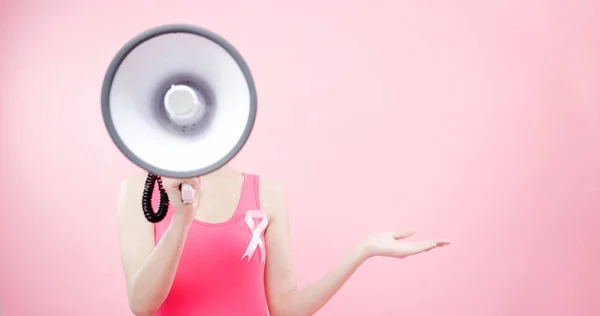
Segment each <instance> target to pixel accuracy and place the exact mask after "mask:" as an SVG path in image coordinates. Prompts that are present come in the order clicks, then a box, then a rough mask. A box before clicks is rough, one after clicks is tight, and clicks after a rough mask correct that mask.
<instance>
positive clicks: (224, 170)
mask: <svg viewBox="0 0 600 316" xmlns="http://www.w3.org/2000/svg"><path fill="white" fill-rule="evenodd" d="M240 175H241V172H239V171H237V170H235V169H233V168H232V167H230V166H229V165H224V166H223V167H221V168H219V169H217V170H215V171H213V172H211V173H208V174H205V175H203V176H202V178H204V179H229V178H234V177H238V176H240Z"/></svg>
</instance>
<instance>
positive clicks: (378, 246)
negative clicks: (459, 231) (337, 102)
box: [364, 229, 450, 258]
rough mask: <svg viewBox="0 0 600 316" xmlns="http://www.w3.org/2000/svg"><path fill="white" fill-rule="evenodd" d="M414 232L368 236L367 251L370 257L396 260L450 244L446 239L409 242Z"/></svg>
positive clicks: (366, 241) (383, 233)
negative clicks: (408, 238)
mask: <svg viewBox="0 0 600 316" xmlns="http://www.w3.org/2000/svg"><path fill="white" fill-rule="evenodd" d="M414 233H415V232H414V230H410V229H408V230H403V231H400V232H380V233H374V234H371V235H370V236H368V237H367V238H366V239H365V241H364V245H365V249H366V250H367V252H368V253H369V256H373V257H375V256H382V257H394V258H406V257H408V256H412V255H416V254H418V253H422V252H425V251H429V250H432V249H435V248H438V247H443V246H445V245H448V244H450V241H449V240H446V239H434V240H425V241H408V240H404V239H405V238H407V237H409V236H411V235H413V234H414Z"/></svg>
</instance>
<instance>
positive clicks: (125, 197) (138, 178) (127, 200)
mask: <svg viewBox="0 0 600 316" xmlns="http://www.w3.org/2000/svg"><path fill="white" fill-rule="evenodd" d="M146 177H147V174H145V173H141V172H138V173H134V174H131V175H129V176H127V177H126V178H125V179H123V181H122V182H121V189H120V191H119V207H118V212H119V213H120V215H123V213H132V212H135V213H136V214H139V213H140V207H141V204H140V203H141V202H140V201H141V199H142V197H143V194H144V185H145V183H146Z"/></svg>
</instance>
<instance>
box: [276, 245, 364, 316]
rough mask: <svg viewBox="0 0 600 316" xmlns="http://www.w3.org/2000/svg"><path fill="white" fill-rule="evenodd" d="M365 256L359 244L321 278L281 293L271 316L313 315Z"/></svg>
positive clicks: (337, 289) (345, 280) (346, 279)
mask: <svg viewBox="0 0 600 316" xmlns="http://www.w3.org/2000/svg"><path fill="white" fill-rule="evenodd" d="M367 258H368V255H367V252H366V251H365V250H364V248H363V247H362V246H361V245H359V246H358V247H356V248H355V249H354V250H353V251H352V252H351V253H350V254H349V255H347V256H346V257H345V258H344V260H343V261H342V262H340V263H339V264H338V265H337V266H336V267H335V268H334V269H333V270H331V271H330V272H329V273H327V274H326V275H325V276H324V277H323V278H322V279H321V280H319V281H317V282H315V283H313V284H312V285H309V286H307V287H305V288H303V289H299V290H295V291H292V292H290V293H288V294H287V295H283V296H282V297H281V298H280V299H279V300H278V302H277V304H276V306H277V308H276V309H275V310H274V311H273V315H272V316H309V315H313V314H314V313H316V312H317V311H318V310H320V309H321V308H322V307H323V306H324V305H325V304H327V302H329V300H331V298H332V297H333V296H334V295H335V294H336V293H337V292H338V291H339V290H340V289H341V288H342V286H343V285H344V284H345V283H346V282H347V281H348V279H350V277H351V276H352V274H353V273H354V272H355V271H356V270H357V269H358V267H360V265H361V264H363V262H365V260H367Z"/></svg>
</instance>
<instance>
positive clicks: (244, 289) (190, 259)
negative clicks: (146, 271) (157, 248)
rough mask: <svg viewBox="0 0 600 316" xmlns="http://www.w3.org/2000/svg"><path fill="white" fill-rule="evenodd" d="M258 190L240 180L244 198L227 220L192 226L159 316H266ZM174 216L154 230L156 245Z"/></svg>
mask: <svg viewBox="0 0 600 316" xmlns="http://www.w3.org/2000/svg"><path fill="white" fill-rule="evenodd" d="M258 184H259V180H258V176H255V175H246V174H244V183H243V188H242V194H241V197H240V200H239V203H238V206H237V209H236V210H235V213H234V214H233V216H232V217H231V218H230V219H229V220H227V221H225V222H222V223H214V224H211V223H205V222H201V221H198V220H195V221H194V223H192V226H191V228H190V230H189V232H188V235H187V239H186V242H185V245H184V249H183V254H182V256H181V260H180V262H179V266H178V269H177V273H176V276H175V280H174V281H173V286H172V287H171V291H170V293H169V295H168V296H167V298H166V300H165V301H164V303H163V304H162V306H161V307H160V309H159V310H158V313H157V315H158V316H175V315H177V316H185V315H194V316H197V315H207V316H267V315H268V312H267V302H266V298H265V287H264V260H265V251H266V250H265V241H264V230H265V228H266V225H267V223H268V221H267V218H266V216H265V214H264V213H263V212H262V211H261V210H260V202H259V193H258V192H259V191H258ZM154 196H155V197H157V196H158V194H154ZM153 205H157V203H156V202H154V203H153ZM173 212H174V210H173V209H171V208H170V209H169V212H168V214H167V217H166V218H165V219H164V220H163V221H161V222H160V223H157V224H155V241H156V242H158V241H159V240H160V238H161V236H162V235H163V234H164V232H165V230H166V229H167V227H168V226H169V223H170V221H171V215H172V214H173Z"/></svg>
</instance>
